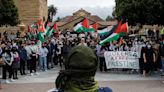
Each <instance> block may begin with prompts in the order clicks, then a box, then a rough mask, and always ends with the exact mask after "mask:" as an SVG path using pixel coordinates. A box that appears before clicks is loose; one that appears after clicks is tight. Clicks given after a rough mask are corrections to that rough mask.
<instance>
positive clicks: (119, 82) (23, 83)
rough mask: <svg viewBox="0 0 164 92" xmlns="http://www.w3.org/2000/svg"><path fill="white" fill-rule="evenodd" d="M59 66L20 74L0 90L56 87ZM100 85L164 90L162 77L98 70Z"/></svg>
mask: <svg viewBox="0 0 164 92" xmlns="http://www.w3.org/2000/svg"><path fill="white" fill-rule="evenodd" d="M58 71H59V68H56V69H52V70H49V71H47V72H39V75H37V76H36V75H35V76H27V75H26V76H19V80H17V81H15V82H13V83H11V84H5V85H3V89H2V90H0V92H46V91H47V90H48V89H51V88H53V87H55V83H54V82H55V79H56V77H57V75H58ZM95 79H96V80H97V81H98V82H99V85H100V86H107V87H110V88H112V89H113V91H114V92H164V84H162V83H161V80H162V77H161V76H159V75H156V76H151V77H142V76H140V75H138V74H121V73H120V74H118V73H117V74H116V73H109V72H107V73H101V72H97V74H96V78H95Z"/></svg>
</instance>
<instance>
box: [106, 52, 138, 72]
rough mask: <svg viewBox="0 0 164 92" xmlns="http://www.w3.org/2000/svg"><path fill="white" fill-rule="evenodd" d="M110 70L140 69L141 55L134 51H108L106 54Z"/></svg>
mask: <svg viewBox="0 0 164 92" xmlns="http://www.w3.org/2000/svg"><path fill="white" fill-rule="evenodd" d="M104 56H105V62H106V66H107V68H108V69H111V68H123V69H124V68H126V69H139V53H138V52H132V51H107V52H105V53H104Z"/></svg>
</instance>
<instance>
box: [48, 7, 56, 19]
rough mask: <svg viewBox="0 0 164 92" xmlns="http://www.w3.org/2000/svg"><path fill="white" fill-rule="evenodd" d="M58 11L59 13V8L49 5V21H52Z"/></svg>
mask: <svg viewBox="0 0 164 92" xmlns="http://www.w3.org/2000/svg"><path fill="white" fill-rule="evenodd" d="M56 13H57V8H56V7H54V5H50V6H49V7H48V19H49V21H52V19H53V16H55V15H56Z"/></svg>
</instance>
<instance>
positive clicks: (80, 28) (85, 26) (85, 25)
mask: <svg viewBox="0 0 164 92" xmlns="http://www.w3.org/2000/svg"><path fill="white" fill-rule="evenodd" d="M73 29H74V31H75V32H78V33H81V32H88V31H89V21H88V19H87V18H84V19H83V20H82V22H79V23H76V24H75V25H74V28H73Z"/></svg>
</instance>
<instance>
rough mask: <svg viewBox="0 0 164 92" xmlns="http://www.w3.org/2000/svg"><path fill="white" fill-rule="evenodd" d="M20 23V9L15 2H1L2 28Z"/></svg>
mask: <svg viewBox="0 0 164 92" xmlns="http://www.w3.org/2000/svg"><path fill="white" fill-rule="evenodd" d="M18 23H19V17H18V9H17V7H16V6H15V5H14V2H13V0H0V26H2V25H11V26H15V25H17V24H18Z"/></svg>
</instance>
